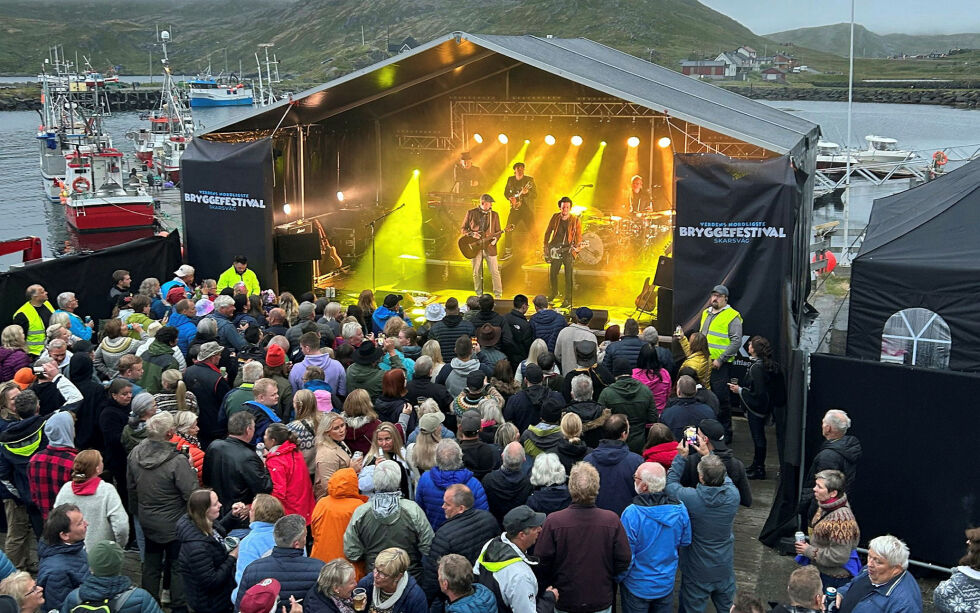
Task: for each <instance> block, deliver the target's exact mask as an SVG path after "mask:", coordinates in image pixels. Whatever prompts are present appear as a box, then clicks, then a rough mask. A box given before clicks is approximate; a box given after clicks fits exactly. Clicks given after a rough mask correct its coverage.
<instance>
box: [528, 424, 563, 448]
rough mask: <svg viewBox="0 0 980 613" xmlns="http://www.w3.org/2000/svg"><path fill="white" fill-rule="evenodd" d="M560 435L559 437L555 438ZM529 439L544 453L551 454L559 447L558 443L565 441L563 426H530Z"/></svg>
mask: <svg viewBox="0 0 980 613" xmlns="http://www.w3.org/2000/svg"><path fill="white" fill-rule="evenodd" d="M555 434H558V436H555ZM527 438H528V440H530V441H531V442H533V443H534V446H535V447H537V448H538V449H540V450H541V451H542V452H549V451H552V450H553V449H556V448H557V447H558V442H559V441H563V440H565V438H564V437H563V436H561V426H559V425H557V424H545V423H540V424H537V425H534V426H528V429H527Z"/></svg>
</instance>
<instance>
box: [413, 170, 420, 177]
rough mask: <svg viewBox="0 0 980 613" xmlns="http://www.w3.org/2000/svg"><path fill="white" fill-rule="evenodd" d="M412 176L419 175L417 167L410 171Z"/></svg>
mask: <svg viewBox="0 0 980 613" xmlns="http://www.w3.org/2000/svg"><path fill="white" fill-rule="evenodd" d="M412 176H414V177H417V176H419V169H418V168H416V169H415V170H413V171H412Z"/></svg>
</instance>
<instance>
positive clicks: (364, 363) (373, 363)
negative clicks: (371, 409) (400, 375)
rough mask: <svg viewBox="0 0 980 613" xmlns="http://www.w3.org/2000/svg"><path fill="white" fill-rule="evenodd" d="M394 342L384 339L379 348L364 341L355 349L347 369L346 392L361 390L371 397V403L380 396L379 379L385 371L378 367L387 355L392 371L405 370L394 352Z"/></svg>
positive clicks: (391, 339) (390, 339)
mask: <svg viewBox="0 0 980 613" xmlns="http://www.w3.org/2000/svg"><path fill="white" fill-rule="evenodd" d="M396 340H397V339H394V338H386V339H385V340H384V344H383V345H382V346H381V347H378V346H377V345H375V344H374V343H373V342H371V341H364V342H363V343H361V344H360V345H359V346H358V347H357V350H356V351H354V363H353V364H351V365H350V368H348V369H347V389H348V390H356V389H358V388H363V389H365V390H367V392H368V394H369V395H370V396H371V401H372V402H374V401H375V400H377V399H378V398H379V397H380V396H381V378H382V377H384V374H385V371H384V370H382V369H381V367H380V366H378V363H379V362H381V358H383V357H384V356H385V354H387V355H388V359H389V360H390V361H391V368H392V369H395V368H401V369H402V370H404V369H405V368H404V365H403V364H402V359H401V357H399V355H398V352H397V351H396V350H395V341H396Z"/></svg>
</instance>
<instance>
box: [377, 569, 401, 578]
mask: <svg viewBox="0 0 980 613" xmlns="http://www.w3.org/2000/svg"><path fill="white" fill-rule="evenodd" d="M374 573H375V574H376V575H378V576H379V577H381V578H382V579H394V578H395V577H400V576H401V575H389V574H388V573H386V572H385V571H383V570H381V569H380V568H377V567H375V569H374Z"/></svg>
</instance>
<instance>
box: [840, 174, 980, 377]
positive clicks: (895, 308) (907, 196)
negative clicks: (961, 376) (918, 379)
mask: <svg viewBox="0 0 980 613" xmlns="http://www.w3.org/2000/svg"><path fill="white" fill-rule="evenodd" d="M977 228H980V160H977V161H974V162H972V163H970V164H967V165H966V166H963V167H961V168H958V169H957V170H955V171H953V172H951V173H949V174H948V175H945V176H942V177H940V178H938V179H936V180H934V181H931V182H929V183H926V184H924V185H920V186H919V187H916V188H914V189H910V190H908V191H905V192H901V193H899V194H895V195H893V196H889V197H887V198H882V199H879V200H876V201H875V203H874V206H873V208H872V210H871V219H870V221H869V223H868V229H867V236H866V237H865V238H864V243H863V244H862V246H861V251H860V253H859V254H858V256H857V257H856V258H855V259H854V263H853V268H852V272H851V303H850V316H849V320H848V329H847V355H848V356H850V357H856V358H862V359H867V360H876V361H877V360H879V359H882V353H883V350H884V353H885V357H884V359H883V360H882V361H894V362H897V363H904V364H909V365H915V364H918V365H931V366H940V367H942V366H944V365H946V360H947V359H948V368H950V369H952V370H961V371H980V309H978V308H977V302H976V297H977V296H978V295H980V240H977ZM883 334H884V336H885V338H884V346H883V344H882V340H883V338H882V336H883ZM913 351H914V352H913ZM930 362H931V363H930Z"/></svg>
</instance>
